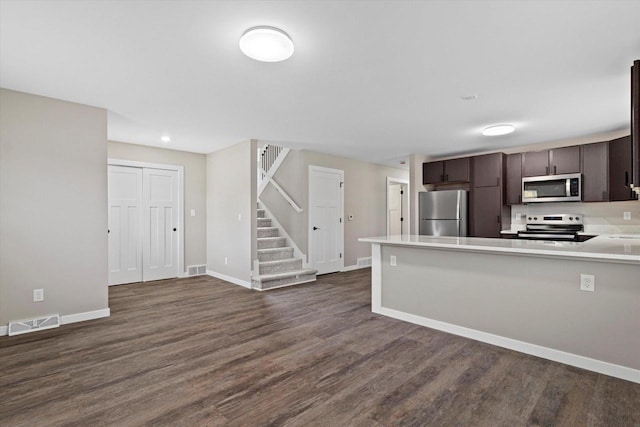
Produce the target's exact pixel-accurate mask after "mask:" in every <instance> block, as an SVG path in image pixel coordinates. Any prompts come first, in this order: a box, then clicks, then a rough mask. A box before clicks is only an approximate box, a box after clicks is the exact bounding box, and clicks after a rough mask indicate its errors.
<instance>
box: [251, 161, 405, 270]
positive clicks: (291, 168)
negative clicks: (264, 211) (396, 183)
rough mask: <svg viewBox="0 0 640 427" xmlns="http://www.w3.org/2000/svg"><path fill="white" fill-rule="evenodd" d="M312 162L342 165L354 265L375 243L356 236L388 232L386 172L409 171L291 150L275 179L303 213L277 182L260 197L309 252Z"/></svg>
mask: <svg viewBox="0 0 640 427" xmlns="http://www.w3.org/2000/svg"><path fill="white" fill-rule="evenodd" d="M310 165H314V166H322V167H326V168H332V169H341V170H343V171H344V181H345V184H344V185H345V187H344V188H345V190H344V216H345V221H344V251H345V253H344V265H345V267H348V266H352V265H356V263H357V259H358V258H365V257H370V256H371V245H370V244H368V243H362V242H358V238H360V237H372V236H381V235H385V234H386V233H387V222H386V221H387V216H386V215H387V213H386V211H387V177H392V178H400V179H409V171H407V170H404V169H399V168H393V167H389V166H383V165H379V164H375V163H367V162H362V161H359V160H353V159H347V158H344V157H337V156H332V155H329V154H321V153H317V152H313V151H306V150H302V151H298V150H291V151H290V152H289V155H288V156H287V158H286V159H285V161H284V163H283V164H282V166H281V167H280V169H279V170H278V172H277V173H276V176H275V179H276V182H277V183H278V184H280V186H281V187H282V188H283V189H284V190H285V191H286V192H287V193H288V194H289V195H290V196H291V198H292V199H293V200H294V201H295V202H296V203H297V204H298V205H299V206H300V207H301V208H302V209H303V210H304V211H303V213H302V214H298V213H296V212H295V211H294V210H293V208H291V206H289V204H287V203H286V202H283V200H284V199H283V198H282V196H280V194H279V193H277V192H276V191H275V190H274V189H273V186H268V187H267V188H266V189H265V191H264V192H263V193H262V196H261V197H260V199H261V201H263V202H264V203H265V204H266V205H267V207H268V208H269V210H270V211H271V212H272V213H273V215H274V216H275V217H276V219H277V220H278V222H280V224H281V225H282V226H283V227H284V228H285V229H286V230H287V232H288V233H289V235H290V236H291V238H292V239H293V240H294V241H295V242H296V244H297V245H298V247H299V248H300V250H301V251H302V252H303V253H305V254H307V255H308V226H309V224H308V221H309V199H308V192H309V166H310ZM349 215H353V221H347V220H346V219H347V218H348V217H349Z"/></svg>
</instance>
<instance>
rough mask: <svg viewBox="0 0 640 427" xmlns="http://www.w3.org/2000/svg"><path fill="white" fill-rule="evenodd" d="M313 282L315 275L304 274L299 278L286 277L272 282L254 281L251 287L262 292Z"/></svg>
mask: <svg viewBox="0 0 640 427" xmlns="http://www.w3.org/2000/svg"><path fill="white" fill-rule="evenodd" d="M315 280H316V275H315V274H305V275H302V276H300V277H288V278H286V279H280V280H272V281H269V282H264V283H261V282H256V281H254V282H253V283H252V286H253V288H254V289H260V290H262V291H265V290H267V289H273V288H279V287H282V286H289V285H295V284H298V283H304V282H311V281H315Z"/></svg>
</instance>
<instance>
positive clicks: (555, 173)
mask: <svg viewBox="0 0 640 427" xmlns="http://www.w3.org/2000/svg"><path fill="white" fill-rule="evenodd" d="M553 174H554V175H557V174H558V167H557V166H556V165H553Z"/></svg>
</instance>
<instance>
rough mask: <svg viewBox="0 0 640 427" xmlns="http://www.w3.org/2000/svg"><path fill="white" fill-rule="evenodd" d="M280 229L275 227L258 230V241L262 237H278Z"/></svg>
mask: <svg viewBox="0 0 640 427" xmlns="http://www.w3.org/2000/svg"><path fill="white" fill-rule="evenodd" d="M278 234H279V233H278V229H277V228H275V227H272V228H265V229H260V228H258V239H260V238H261V237H278Z"/></svg>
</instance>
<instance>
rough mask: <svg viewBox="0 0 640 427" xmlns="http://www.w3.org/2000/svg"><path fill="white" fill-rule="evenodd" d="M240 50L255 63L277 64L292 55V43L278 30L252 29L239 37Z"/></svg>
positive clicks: (267, 28)
mask: <svg viewBox="0 0 640 427" xmlns="http://www.w3.org/2000/svg"><path fill="white" fill-rule="evenodd" d="M240 50H241V51H242V53H244V54H245V55H247V56H248V57H249V58H252V59H255V60H256V61H262V62H279V61H284V60H285V59H287V58H289V57H290V56H291V55H293V41H291V38H290V37H289V36H288V35H287V33H285V32H284V31H282V30H281V29H279V28H275V27H265V26H261V27H253V28H249V29H248V30H247V31H245V32H244V34H243V35H242V37H240Z"/></svg>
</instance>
